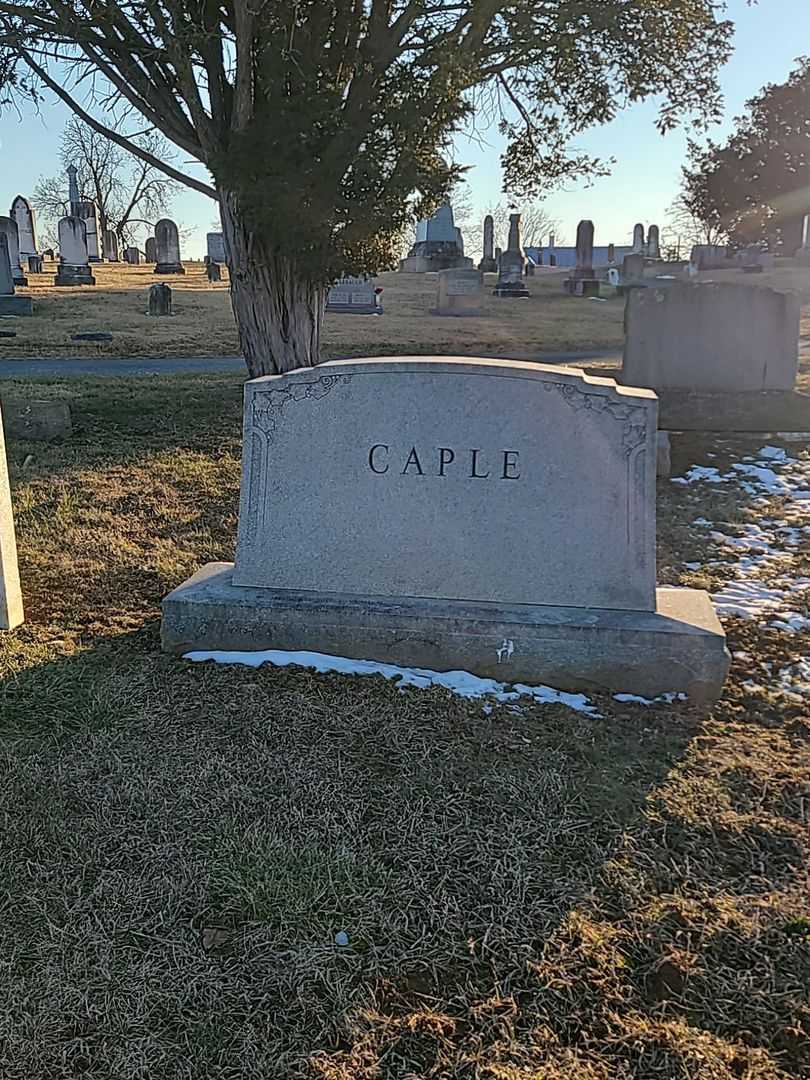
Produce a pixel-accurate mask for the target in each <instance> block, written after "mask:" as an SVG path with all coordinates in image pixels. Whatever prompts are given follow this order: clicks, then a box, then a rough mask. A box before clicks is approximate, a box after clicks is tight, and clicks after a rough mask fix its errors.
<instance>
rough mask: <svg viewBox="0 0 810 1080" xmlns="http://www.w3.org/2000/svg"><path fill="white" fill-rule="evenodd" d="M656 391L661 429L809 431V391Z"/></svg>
mask: <svg viewBox="0 0 810 1080" xmlns="http://www.w3.org/2000/svg"><path fill="white" fill-rule="evenodd" d="M618 378H619V380H621V375H619V376H618ZM657 393H658V427H659V429H661V430H663V431H810V394H802V393H800V392H799V391H798V390H784V391H782V390H763V391H761V392H759V393H757V392H749V393H737V394H735V393H717V394H696V393H693V392H692V391H689V390H659V391H657Z"/></svg>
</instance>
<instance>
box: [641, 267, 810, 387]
mask: <svg viewBox="0 0 810 1080" xmlns="http://www.w3.org/2000/svg"><path fill="white" fill-rule="evenodd" d="M625 322H626V337H625V348H624V366H623V368H622V382H625V383H628V384H629V385H632V386H646V387H650V388H651V389H653V390H655V391H656V392H664V391H668V390H679V391H688V392H691V393H700V392H722V393H727V394H739V393H744V392H761V391H769V390H792V389H793V387H794V384H795V382H796V371H797V366H798V342H799V300H798V298H797V297H795V296H792V295H790V294H788V293H780V292H777V291H776V290H775V289H768V288H752V287H750V286H748V285H743V284H732V283H725V282H723V283H715V282H709V283H707V284H705V285H693V284H690V283H685V282H675V283H673V284H672V285H669V286H668V287H667V288H666V289H655V288H649V289H632V290H631V292H630V294H629V297H628V301H627V313H626V319H625Z"/></svg>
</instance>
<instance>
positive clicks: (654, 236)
mask: <svg viewBox="0 0 810 1080" xmlns="http://www.w3.org/2000/svg"><path fill="white" fill-rule="evenodd" d="M647 258H648V259H660V258H661V236H660V233H659V230H658V226H657V225H651V226H650V228H649V231H648V233H647Z"/></svg>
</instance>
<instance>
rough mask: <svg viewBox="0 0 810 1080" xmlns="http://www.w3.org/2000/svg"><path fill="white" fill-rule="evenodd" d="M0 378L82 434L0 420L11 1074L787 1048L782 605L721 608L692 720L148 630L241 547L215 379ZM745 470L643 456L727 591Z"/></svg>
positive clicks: (701, 578) (626, 1065)
mask: <svg viewBox="0 0 810 1080" xmlns="http://www.w3.org/2000/svg"><path fill="white" fill-rule="evenodd" d="M592 306H593V307H594V308H600V307H602V306H604V305H595V304H594V305H592ZM582 307H583V308H587V305H582ZM4 391H7V392H9V393H12V392H16V393H17V394H19V395H26V394H27V395H31V396H37V397H48V396H59V397H64V398H68V399H69V400H70V403H71V406H72V409H73V414H74V424H75V432H74V435H73V437H72V438H71V439H69V440H66V441H64V442H63V443H61V444H52V445H49V446H45V445H42V444H32V443H20V442H10V443H9V446H8V455H9V464H10V468H11V473H12V484H13V498H14V504H15V512H16V518H17V530H18V543H19V551H20V570H21V576H22V581H23V591H24V596H25V603H26V614H27V620H28V621H27V622H26V624H25V625H24V626H23V627H21V628H19V629H18V630H16V631H14V632H13V633H10V634H4V635H0V740H1V741H0V749H2V758H1V759H0V760H2V773H3V775H2V784H0V803H1V804H2V806H1V807H0V813H1V814H2V834H0V844H2V855H3V857H2V860H0V898H2V899H1V900H0V903H1V904H2V924H3V949H2V955H1V956H0V962H1V963H2V983H3V993H4V998H3V1009H2V1015H3V1022H2V1034H1V1035H0V1075H2V1077H3V1080H39V1078H43V1080H44V1078H49V1080H50V1078H56V1077H65V1078H67V1077H71V1078H72V1077H82V1078H84V1080H102V1078H103V1080H110V1078H111V1077H116V1078H119V1077H120V1078H121V1080H124V1078H130V1077H132V1078H134V1077H155V1078H158V1077H159V1078H161V1080H162V1078H164V1077H165V1078H167V1080H168V1078H169V1077H178V1078H179V1077H183V1078H189V1080H237V1078H238V1080H260V1078H261V1080H265V1078H268V1077H292V1076H308V1077H312V1078H316V1080H317V1078H320V1080H404V1078H406V1077H413V1078H428V1077H470V1078H474V1077H476V1078H490V1080H580V1078H581V1080H616V1078H618V1080H631V1078H642V1080H647V1078H649V1080H659V1078H660V1080H673V1078H679V1080H733V1078H737V1080H739V1078H744V1080H784V1078H789V1077H800V1076H807V1075H808V1074H810V1002H808V988H810V861H809V860H808V854H810V832H809V831H808V814H810V715H809V714H808V708H807V700H808V699H807V698H805V699H804V700H802V698H801V697H798V696H797V695H795V694H788V693H785V692H783V691H782V690H781V689H779V688H778V680H776V682H775V683H774V682H770V683H769V682H768V681H767V679H766V676H765V671H766V668H767V665H768V664H770V663H772V664H773V665H775V667H774V670H775V671H779V670H780V669H781V668H782V667H783V666H784V665H786V664H789V663H791V662H799V661H800V660H801V657H802V655H806V653H807V651H808V649H807V644H808V635H807V634H795V635H792V636H790V635H787V634H782V633H779V632H777V631H776V630H773V629H768V628H765V627H762V626H760V625H759V624H758V623H757V622H755V621H743V620H741V619H733V618H732V619H730V620H728V621H727V623H726V625H727V629H728V631H729V645H730V648H731V649H732V651H733V652H734V653H737V654H740V655H738V656H737V657H736V658H735V660H734V662H733V667H732V674H731V677H730V679H729V682H728V684H727V687H726V690H725V693H724V696H723V699H722V700H721V702H720V703H719V705H718V706H717V707H716V708H715V710H714V712H713V713H712V714H711V715H710V716H708V717H706V718H703V719H698V718H697V717H696V716H694V715H693V714H692V713H691V712H690V710H689V709H688V708H687V707H686V706H685V705H683V704H676V705H653V706H649V707H645V706H642V705H639V704H634V703H619V702H617V701H614V700H612V699H602V698H599V697H594V698H593V699H592V700H593V704H594V706H595V707H596V708H597V709H598V711H599V713H601V716H599V717H597V716H594V715H589V714H586V713H582V712H574V711H571V710H570V709H568V708H567V707H565V706H562V705H551V706H548V705H545V706H544V705H539V704H527V705H525V706H523V707H521V708H520V710H518V711H514V710H512V709H510V708H509V707H508V706H504V705H496V706H494V707H493V708H492V710H491V711H489V712H487V711H485V710H484V709H483V708H482V706H481V703H480V702H475V701H466V700H463V699H460V698H457V697H453V696H451V695H450V694H449V693H447V692H445V691H443V690H439V689H433V690H413V689H410V690H406V691H399V690H398V689H397V688H396V686H395V685H393V684H392V683H390V682H387V681H385V680H383V679H382V678H379V677H373V678H348V677H344V676H337V675H316V674H314V673H313V672H311V671H308V670H303V669H297V668H283V669H274V668H271V667H267V666H265V667H263V668H260V669H256V670H254V669H250V668H245V667H237V666H218V665H213V664H191V663H189V662H186V661H183V660H181V659H177V658H173V657H167V656H164V655H162V654H161V652H160V649H159V638H158V614H159V602H160V599H161V597H162V596H163V595H165V594H166V593H167V592H168V591H169V590H170V589H171V588H173V587H174V586H175V585H177V584H178V583H179V582H180V581H182V580H183V579H184V578H185V577H186V576H187V575H189V574H190V573H191V572H192V571H193V570H195V569H196V568H198V567H199V566H200V565H201V564H202V563H203V562H206V561H209V560H212V559H229V558H231V557H232V554H233V541H234V537H235V531H236V515H237V497H238V485H239V454H240V417H241V398H240V391H241V386H240V380H239V379H238V378H237V377H236V376H234V375H227V376H225V375H223V376H209V377H206V378H204V379H202V378H190V377H187V376H182V377H179V376H178V377H160V378H150V379H146V378H144V379H131V380H124V379H115V378H108V379H99V380H89V379H81V380H79V379H71V380H65V381H63V382H51V383H42V384H33V385H32V384H31V383H28V384H26V385H23V384H19V385H17V386H6V387H4ZM761 445H762V441H761V440H759V441H758V442H743V443H737V444H732V443H728V442H726V443H719V442H718V443H705V442H704V443H698V442H694V443H679V444H677V446H676V456H675V462H674V470H675V472H676V473H682V472H683V470H684V469H685V468H687V467H688V466H689V465H690V464H692V463H694V462H703V463H704V464H705V463H706V455H707V454H715V455H716V457H715V458H714V459H711V460H712V461H713V463H716V464H718V465H719V466H720V467H721V468H722V467H723V466H724V463H727V462H729V461H739V460H740V457H741V455H743V454H748V453H752V452H754V451H755V450H756V449H758V447H760V446H761ZM789 449H790V453H791V455H793V456H798V455H799V454H800V453H802V452H804V453H807V452H808V450H810V448H808V447H804V448H802V447H801V446H796V445H793V446H791V447H790V448H789ZM737 490H738V489H736V488H735V489H734V490H731V489H730V488H729V487H728V486H726V487H725V488H724V487H723V486H722V485H720V486H712V485H706V486H705V487H700V486H698V485H690V486H679V485H676V484H672V483H671V482H668V481H662V482H661V483H660V488H659V495H660V498H659V560H660V566H659V580H660V581H662V582H671V583H676V582H679V581H682V582H683V583H684V584H689V585H698V586H700V585H703V586H707V587H711V588H715V587H716V585H717V581H716V580H715V579H714V578H713V576H712V572H710V571H709V570H706V569H703V568H701V567H700V566H697V564H699V563H700V564H703V563H705V562H706V559H707V557H708V555H709V549H710V548H711V544H712V541H711V540H710V539H709V536H708V531H709V530H708V529H706V528H702V527H700V526H697V525H694V524H692V523H693V522H694V521H695V520H696V519H698V518H700V517H705V518H706V519H708V520H710V521H712V522H715V521H724V522H731V523H732V525H733V523H734V522H740V523H742V522H743V521H744V520H745V521H750V520H751V517H750V512H749V511H747V510H743V509H742V508H741V505H740V500H739V497H738V494H735V492H737ZM760 512H761V513H764V512H765V511H760ZM605 555H606V557H607V558H609V557H610V553H609V552H606V553H605ZM801 559H803V560H804V563H803V567H804V569H803V572H804V574H805V576H810V559H809V558H808V553H807V551H806V550H805V551H804V554H803V555H801V554H800V555H797V560H801ZM685 562H690V563H692V564H693V569H692V570H691V571H690V570H685V569H684V563H685ZM341 931H342V932H344V933H345V934H346V935H347V937H348V944H346V945H340V944H337V943H336V941H335V936H336V934H339V933H340V932H341Z"/></svg>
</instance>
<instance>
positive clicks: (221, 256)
mask: <svg viewBox="0 0 810 1080" xmlns="http://www.w3.org/2000/svg"><path fill="white" fill-rule="evenodd" d="M205 250H206V253H207V255H208V258H209V259H210V260H211V262H215V263H224V262H225V261H226V260H225V237H224V236H223V234H222V233H221V232H210V233H206V234H205Z"/></svg>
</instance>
